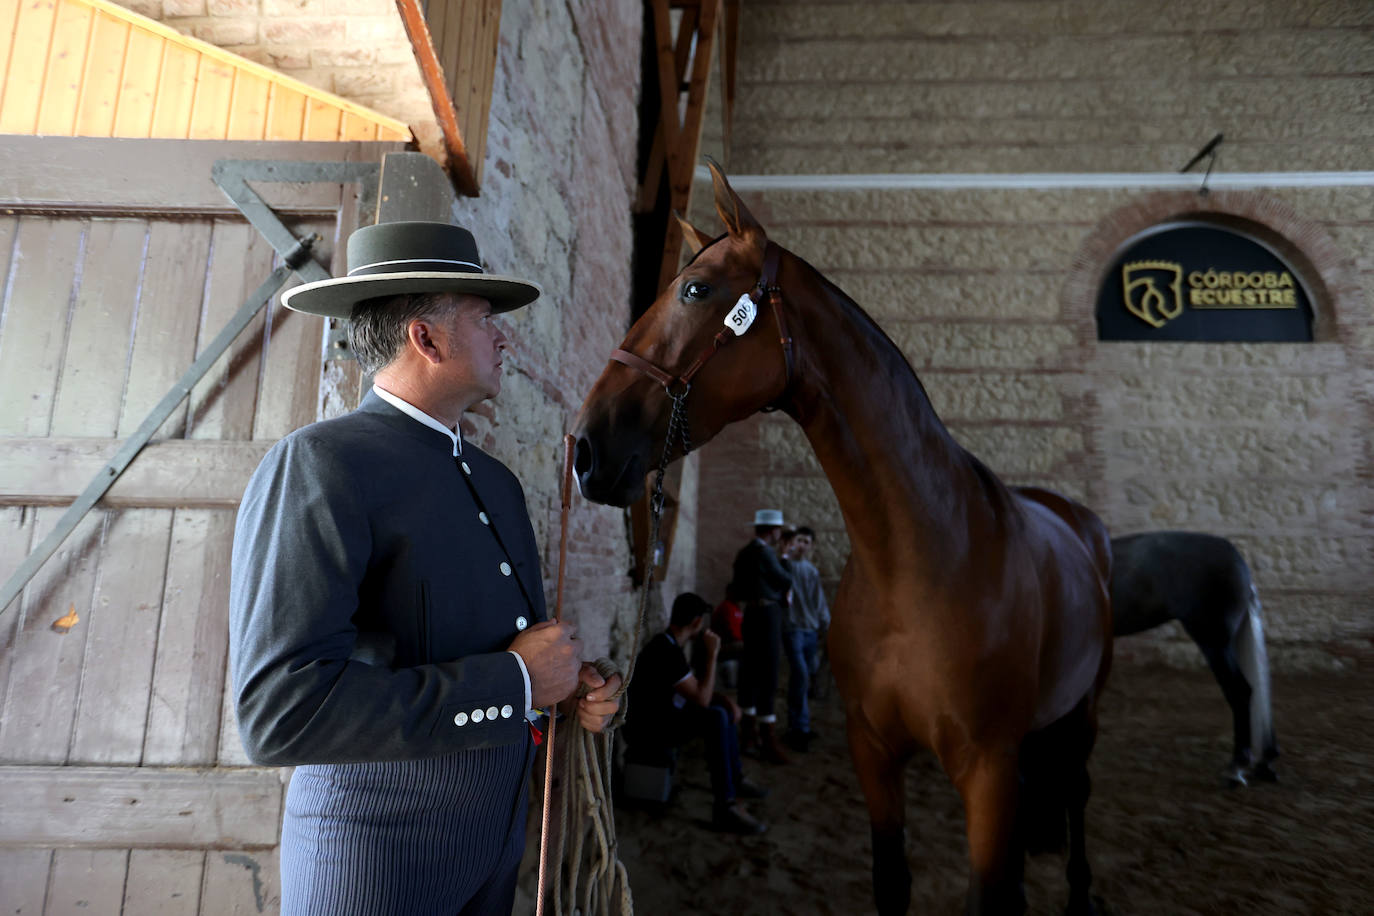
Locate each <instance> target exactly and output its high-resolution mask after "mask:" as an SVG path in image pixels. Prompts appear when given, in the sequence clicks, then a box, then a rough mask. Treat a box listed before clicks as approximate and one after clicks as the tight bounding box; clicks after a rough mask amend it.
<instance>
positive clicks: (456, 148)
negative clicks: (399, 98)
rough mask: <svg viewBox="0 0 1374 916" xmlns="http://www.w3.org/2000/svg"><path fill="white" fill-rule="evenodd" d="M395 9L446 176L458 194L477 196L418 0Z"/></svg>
mask: <svg viewBox="0 0 1374 916" xmlns="http://www.w3.org/2000/svg"><path fill="white" fill-rule="evenodd" d="M396 8H397V9H398V10H400V12H401V22H402V23H403V24H404V25H405V29H406V35H408V36H409V37H410V47H411V50H413V51H414V52H415V61H416V63H418V64H419V65H420V78H421V80H422V81H423V82H424V84H425V90H426V91H427V92H428V93H429V101H430V105H431V106H432V107H433V109H434V117H435V118H436V119H437V120H438V122H439V132H440V134H441V135H442V136H443V140H444V155H445V156H446V157H447V158H448V162H447V163H445V165H446V167H447V170H448V173H449V175H450V176H452V178H453V184H454V187H456V188H457V189H458V191H459V193H461V194H466V195H467V196H468V197H476V196H477V194H478V188H477V173H476V170H475V169H473V166H472V160H471V159H470V158H469V157H468V148H467V145H466V144H465V143H464V142H463V134H462V131H460V130H459V129H458V113H457V111H456V110H455V109H454V106H453V99H452V98H451V97H450V96H449V89H448V83H447V81H446V80H445V79H444V68H443V65H442V64H440V63H439V55H438V52H437V51H436V50H435V48H434V38H433V36H432V35H430V32H429V24H428V23H426V22H425V13H424V10H422V9H421V8H420V0H396Z"/></svg>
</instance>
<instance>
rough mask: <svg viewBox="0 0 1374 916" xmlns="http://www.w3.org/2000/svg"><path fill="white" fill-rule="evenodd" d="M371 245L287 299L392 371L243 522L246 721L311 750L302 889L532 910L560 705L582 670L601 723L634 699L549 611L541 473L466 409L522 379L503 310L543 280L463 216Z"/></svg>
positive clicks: (310, 904) (377, 376)
mask: <svg viewBox="0 0 1374 916" xmlns="http://www.w3.org/2000/svg"><path fill="white" fill-rule="evenodd" d="M348 264H349V271H348V275H347V276H345V277H339V278H336V279H330V280H322V281H319V282H316V283H309V284H306V285H304V286H299V287H296V288H295V289H292V290H290V291H288V292H287V293H286V294H284V295H283V296H282V303H283V304H284V305H285V306H286V307H287V308H291V309H295V310H297V311H302V312H308V313H311V314H316V315H326V316H330V317H335V318H347V319H349V321H350V325H349V338H350V342H351V344H352V347H353V350H354V353H355V354H356V355H357V358H358V361H359V363H360V364H361V366H362V369H363V371H364V372H365V373H367V374H368V375H370V376H373V377H374V380H375V383H374V385H373V387H372V390H371V391H370V392H369V393H368V394H367V396H366V397H365V398H364V399H363V401H362V403H361V404H360V405H359V406H358V408H357V409H356V410H355V411H353V412H352V413H350V414H348V415H346V416H343V417H339V418H337V419H333V420H326V421H324V422H321V423H315V424H312V425H310V426H306V427H304V428H302V429H298V430H296V431H295V432H293V433H291V434H290V435H288V436H287V437H286V438H284V439H282V440H281V441H280V442H278V443H277V444H276V445H275V446H274V447H273V448H272V449H271V450H270V451H269V452H268V453H267V455H266V456H265V457H264V458H263V461H262V464H261V465H259V467H258V469H257V471H256V472H255V473H254V474H253V477H252V479H251V480H250V482H249V484H248V488H247V490H246V492H245V493H244V496H243V501H242V503H241V505H240V508H239V515H238V522H237V525H236V528H235V532H234V553H233V563H232V576H231V581H230V663H231V667H232V673H233V682H234V700H235V709H236V711H237V714H238V722H239V731H240V734H241V736H242V739H243V743H244V747H245V749H246V750H247V752H248V756H249V758H250V759H252V760H253V761H255V762H257V763H260V764H269V765H289V766H295V767H296V770H295V772H294V774H293V776H292V780H291V786H290V789H289V790H288V792H287V797H286V812H285V817H284V820H283V824H282V843H281V869H282V912H283V913H284V914H297V913H320V914H326V913H327V914H333V916H337V914H350V913H356V914H363V913H379V912H395V913H437V912H445V913H455V912H461V913H498V912H505V913H508V912H510V910H511V907H512V905H513V900H514V893H515V878H516V870H517V867H518V865H519V863H520V858H521V855H522V854H523V852H524V825H525V807H526V803H527V799H526V785H527V784H528V775H529V770H530V766H531V763H532V761H533V759H534V754H535V746H536V744H537V741H538V738H539V736H540V729H541V728H542V726H543V724H544V721H545V720H544V719H542V718H541V713H542V712H543V711H545V710H546V709H547V708H549V707H552V706H554V705H555V704H559V703H564V702H565V701H568V698H569V697H570V696H571V695H572V694H573V692H574V690H575V689H576V688H577V686H578V682H579V680H580V681H582V682H585V683H586V684H587V685H588V687H589V688H590V691H589V692H588V693H587V695H586V696H585V697H583V698H582V699H581V700H578V701H576V707H575V708H576V711H577V715H578V717H579V719H580V720H581V722H582V724H583V725H584V726H586V727H587V728H590V729H592V730H600V729H602V728H604V726H605V724H606V722H607V721H608V719H609V717H610V716H611V714H613V713H614V712H615V711H616V709H617V708H618V706H619V702H618V700H616V699H607V698H608V697H613V695H614V693H615V692H616V690H617V688H618V687H619V680H618V678H613V679H612V681H611V682H610V683H607V682H605V681H604V680H603V679H602V678H601V677H600V676H599V675H598V674H597V673H596V671H595V669H593V668H592V667H591V666H589V665H584V664H582V663H581V660H580V658H579V655H578V649H579V644H578V642H577V640H576V639H575V638H574V633H573V627H572V626H571V625H568V624H561V623H556V622H553V621H549V620H547V619H546V613H545V606H544V588H543V584H542V582H541V580H540V564H539V551H538V548H537V546H536V544H535V540H534V532H533V529H532V528H531V525H530V521H529V514H528V511H527V509H526V506H525V499H524V494H523V491H522V490H521V487H520V483H519V481H517V480H516V478H515V475H514V474H512V473H511V472H510V470H509V469H507V468H506V467H505V466H504V465H503V464H501V462H499V461H497V460H496V459H495V458H493V457H491V456H490V455H487V454H485V453H483V452H482V451H481V450H480V449H478V448H477V447H476V446H474V445H473V444H472V443H470V442H466V441H464V440H463V438H462V436H461V434H460V432H459V428H458V422H459V420H460V418H461V417H462V415H463V412H464V411H466V410H467V409H468V408H469V407H472V406H473V405H474V404H477V403H478V402H480V401H483V400H485V399H487V398H491V397H494V396H495V395H496V394H497V393H498V392H500V390H501V368H502V365H501V357H502V351H503V349H504V347H505V345H506V337H505V334H504V332H503V331H502V329H501V327H500V324H499V322H498V320H497V318H496V316H497V315H499V314H500V313H502V312H506V311H510V310H511V309H515V308H520V307H522V306H524V305H527V304H529V303H530V302H533V301H534V300H535V299H536V298H538V297H539V294H540V289H539V287H538V285H536V284H534V283H532V282H530V281H528V280H521V279H517V278H513V277H502V276H493V275H491V274H487V273H486V272H484V270H483V268H482V264H481V260H480V258H479V256H478V251H477V244H476V242H475V240H474V239H473V237H472V235H471V233H469V232H468V231H467V230H465V229H462V228H459V227H457V226H451V225H448V224H445V223H429V222H398V223H384V224H380V225H376V226H369V227H366V228H363V229H359V230H358V231H356V232H354V233H353V235H352V236H351V237H350V238H349V240H348Z"/></svg>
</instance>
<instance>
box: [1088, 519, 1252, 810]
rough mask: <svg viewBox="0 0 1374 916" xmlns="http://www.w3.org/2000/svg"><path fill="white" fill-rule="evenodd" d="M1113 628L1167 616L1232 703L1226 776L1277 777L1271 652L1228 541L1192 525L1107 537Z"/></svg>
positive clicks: (1121, 632)
mask: <svg viewBox="0 0 1374 916" xmlns="http://www.w3.org/2000/svg"><path fill="white" fill-rule="evenodd" d="M1111 591H1112V629H1113V630H1114V631H1115V634H1116V635H1117V636H1130V635H1131V634H1133V633H1140V632H1143V631H1145V630H1149V629H1152V628H1153V627H1157V626H1160V625H1161V624H1164V623H1167V622H1168V621H1170V620H1177V621H1178V622H1179V623H1180V624H1182V625H1183V629H1184V632H1186V633H1187V634H1188V635H1189V636H1190V637H1192V639H1193V642H1195V643H1197V647H1198V648H1199V649H1201V650H1202V655H1203V657H1204V658H1206V659H1207V665H1208V667H1210V668H1211V669H1212V674H1213V675H1215V676H1216V679H1217V683H1218V684H1220V685H1221V692H1222V694H1224V695H1225V697H1226V702H1227V704H1228V705H1229V706H1230V707H1231V717H1232V720H1233V726H1234V731H1235V747H1234V749H1233V751H1232V755H1231V762H1230V764H1228V766H1227V769H1226V778H1227V780H1228V781H1229V782H1230V783H1231V784H1232V785H1245V784H1246V781H1247V780H1263V781H1268V782H1272V781H1274V780H1275V779H1277V776H1276V774H1275V773H1274V769H1273V762H1274V760H1275V759H1276V758H1277V757H1278V756H1279V745H1278V740H1277V739H1276V738H1275V736H1274V716H1273V711H1272V709H1271V707H1270V700H1269V658H1268V655H1267V654H1266V652H1265V648H1264V623H1263V621H1262V620H1261V618H1260V601H1259V593H1258V592H1257V591H1256V590H1255V584H1254V582H1253V581H1252V579H1251V577H1250V567H1249V566H1248V565H1247V564H1246V562H1245V558H1244V557H1243V556H1241V554H1240V551H1239V550H1237V549H1236V546H1235V545H1234V544H1232V543H1231V542H1230V541H1228V540H1226V539H1225V538H1222V537H1217V536H1216V535H1211V534H1200V533H1197V532H1192V531H1150V532H1145V533H1143V534H1132V535H1128V536H1126V537H1119V538H1113V539H1112V589H1111Z"/></svg>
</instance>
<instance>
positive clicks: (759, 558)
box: [730, 509, 792, 763]
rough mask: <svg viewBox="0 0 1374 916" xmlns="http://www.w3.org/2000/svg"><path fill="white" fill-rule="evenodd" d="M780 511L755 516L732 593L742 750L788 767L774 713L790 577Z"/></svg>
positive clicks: (736, 567) (736, 565)
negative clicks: (737, 610)
mask: <svg viewBox="0 0 1374 916" xmlns="http://www.w3.org/2000/svg"><path fill="white" fill-rule="evenodd" d="M782 529H783V517H782V510H781V509H759V510H758V511H757V512H755V513H754V537H753V538H752V539H751V540H750V541H749V543H748V544H745V545H744V546H743V547H742V548H740V551H739V553H737V554H735V563H734V568H733V574H732V576H731V579H730V591H731V593H732V594H734V595H735V596H736V599H737V600H738V601H739V602H740V606H741V607H743V608H744V621H743V624H742V627H741V629H742V630H743V635H744V655H743V658H742V659H741V663H740V673H739V706H740V710H741V712H742V716H741V718H740V746H741V747H742V748H744V749H745V751H746V752H747V753H756V754H758V755H760V756H761V757H762V758H763V759H764V760H767V761H768V762H769V763H787V762H788V760H787V753H786V752H785V751H784V750H783V749H782V744H781V741H780V739H779V736H778V732H777V721H778V717H777V713H775V712H774V711H773V706H774V701H775V699H776V694H777V691H778V665H779V662H780V660H781V658H782V622H783V618H784V609H785V606H786V604H787V598H788V592H789V591H790V590H791V588H792V576H791V573H790V572H789V571H788V569H787V566H786V564H785V562H784V561H783V560H782V559H781V558H780V557H779V556H778V551H779V548H780V545H781V543H782Z"/></svg>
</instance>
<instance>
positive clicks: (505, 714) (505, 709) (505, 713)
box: [501, 704, 515, 719]
mask: <svg viewBox="0 0 1374 916" xmlns="http://www.w3.org/2000/svg"><path fill="white" fill-rule="evenodd" d="M513 712H515V710H514V709H512V708H511V707H510V704H506V705H505V706H502V707H501V718H503V719H509V718H510V717H511V713H513Z"/></svg>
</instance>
